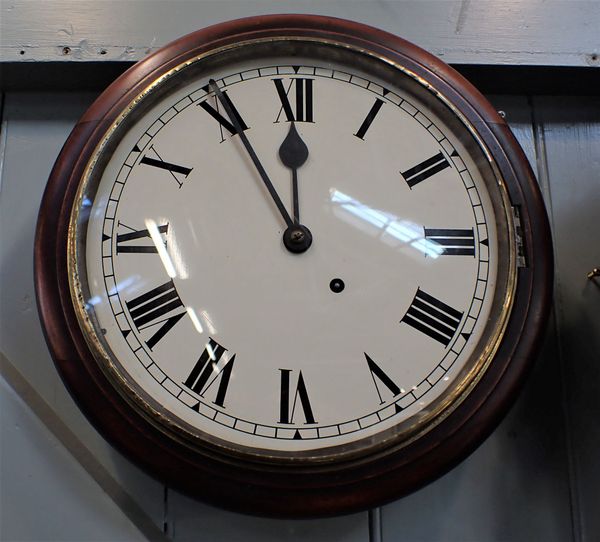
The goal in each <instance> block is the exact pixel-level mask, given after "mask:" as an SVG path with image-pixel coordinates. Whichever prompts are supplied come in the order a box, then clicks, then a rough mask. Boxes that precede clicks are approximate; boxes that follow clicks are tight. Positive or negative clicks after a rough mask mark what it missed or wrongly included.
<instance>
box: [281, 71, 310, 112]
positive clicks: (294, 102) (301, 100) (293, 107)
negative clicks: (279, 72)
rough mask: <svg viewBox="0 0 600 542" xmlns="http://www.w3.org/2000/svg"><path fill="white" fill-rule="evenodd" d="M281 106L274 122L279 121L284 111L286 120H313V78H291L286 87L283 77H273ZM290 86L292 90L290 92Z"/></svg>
mask: <svg viewBox="0 0 600 542" xmlns="http://www.w3.org/2000/svg"><path fill="white" fill-rule="evenodd" d="M273 83H275V88H276V89H277V95H278V96H279V100H280V101H281V108H280V109H279V114H278V115H277V119H275V122H279V119H280V118H281V113H283V112H285V117H286V119H287V120H288V122H313V80H312V79H304V78H300V77H299V78H297V79H291V80H290V82H289V84H288V85H287V88H286V87H285V85H284V83H283V79H273ZM292 87H293V88H294V91H293V92H290V91H291V89H292Z"/></svg>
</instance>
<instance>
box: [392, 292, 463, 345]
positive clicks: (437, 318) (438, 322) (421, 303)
mask: <svg viewBox="0 0 600 542" xmlns="http://www.w3.org/2000/svg"><path fill="white" fill-rule="evenodd" d="M462 316H463V313H462V312H460V311H457V310H456V309H453V308H452V307H450V305H446V303H443V302H442V301H440V300H439V299H436V298H435V297H433V296H432V295H429V294H428V293H427V292H424V291H423V290H421V289H420V288H419V289H417V293H416V294H415V297H414V299H413V301H412V303H411V304H410V307H409V308H408V310H407V311H406V314H405V315H404V318H402V320H400V321H401V322H403V323H405V324H408V325H409V326H411V327H412V328H414V329H416V330H417V331H419V332H421V333H424V334H425V335H427V336H428V337H431V338H432V339H434V340H436V341H438V342H440V343H442V344H443V345H444V346H448V344H449V343H450V341H451V340H452V337H454V334H455V333H456V330H457V329H458V326H459V324H460V321H461V319H462Z"/></svg>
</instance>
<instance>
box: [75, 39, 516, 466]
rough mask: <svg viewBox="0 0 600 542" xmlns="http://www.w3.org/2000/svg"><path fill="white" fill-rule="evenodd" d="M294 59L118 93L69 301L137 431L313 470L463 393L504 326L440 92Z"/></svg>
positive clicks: (407, 80) (224, 68)
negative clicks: (297, 460) (124, 103)
mask: <svg viewBox="0 0 600 542" xmlns="http://www.w3.org/2000/svg"><path fill="white" fill-rule="evenodd" d="M293 45H294V47H292V48H290V43H288V42H284V41H282V42H281V44H279V45H278V44H277V42H276V43H275V44H272V43H271V44H269V47H265V46H264V44H257V45H255V46H254V49H252V46H246V47H245V48H244V49H243V51H244V52H243V53H240V51H239V50H235V48H234V50H233V52H232V51H224V52H220V53H219V54H214V55H213V56H209V58H208V59H207V58H200V59H195V60H194V61H193V62H191V63H189V62H188V63H187V64H186V65H185V66H183V65H182V66H179V67H177V68H175V69H173V70H171V72H169V73H168V75H167V76H165V77H163V78H162V79H160V80H157V81H155V82H154V83H153V84H152V85H151V86H150V87H149V88H147V89H145V90H144V92H142V93H141V94H140V95H139V96H138V97H136V99H135V100H134V101H133V102H132V103H131V105H130V106H129V107H128V108H127V110H126V111H125V112H124V113H123V114H122V115H121V117H119V119H117V121H116V122H115V123H114V125H113V126H112V128H111V129H110V130H109V131H108V132H107V133H106V135H105V137H104V139H103V140H102V141H101V142H100V144H99V146H98V148H97V150H96V152H95V154H94V157H93V158H92V160H90V165H89V167H88V170H87V174H86V177H85V180H84V182H83V183H82V185H81V187H80V190H79V199H78V201H79V202H80V205H78V206H75V207H74V211H73V214H72V226H73V227H72V237H71V249H72V251H73V253H74V255H75V257H74V258H73V260H72V263H71V272H72V274H73V276H74V277H75V278H76V280H74V281H73V283H72V292H73V296H74V299H76V300H77V299H82V300H83V301H82V302H81V303H76V310H77V311H78V317H79V320H80V323H81V326H82V328H83V330H84V332H85V333H86V338H87V340H88V342H89V343H90V345H91V346H93V349H94V352H95V355H96V358H97V360H98V362H99V364H100V365H101V366H102V369H103V371H104V372H105V373H106V374H107V375H108V377H109V379H110V380H111V381H113V382H114V383H115V386H116V387H117V388H118V389H119V392H120V393H122V394H123V395H124V396H126V397H127V398H128V400H129V401H131V403H132V405H134V408H137V409H138V410H140V411H142V412H145V413H146V415H147V416H148V418H149V419H151V420H154V422H153V423H155V424H157V425H160V426H161V427H163V428H166V429H164V430H166V431H173V432H174V433H176V434H177V435H179V436H181V435H183V436H184V437H185V438H186V439H188V440H189V441H190V442H194V441H201V442H203V443H208V444H209V445H210V446H215V447H217V448H225V449H230V450H235V451H236V453H239V454H251V455H253V456H258V457H259V458H269V457H277V458H278V459H281V458H284V459H285V458H286V457H290V456H293V457H314V458H322V459H331V458H334V457H340V456H341V455H344V454H365V453H367V452H368V451H370V450H373V449H375V448H380V447H383V446H385V445H387V444H389V443H394V442H396V443H397V442H400V443H401V442H403V441H408V439H409V438H411V437H412V436H414V435H416V434H419V433H422V432H424V431H427V430H428V428H430V427H432V426H434V425H435V424H436V423H438V421H439V420H440V419H441V418H442V417H443V416H444V415H446V414H447V413H448V412H451V411H452V410H453V409H454V408H456V406H457V405H459V404H460V402H461V401H462V399H463V398H464V396H465V395H466V394H467V393H468V391H469V389H470V388H472V386H473V385H475V384H476V382H477V381H478V379H479V378H480V377H481V375H482V374H483V373H484V371H485V370H486V368H487V366H488V365H489V363H490V361H491V359H492V356H493V354H494V352H495V348H496V345H497V343H498V341H499V340H500V338H501V336H502V332H503V329H504V326H505V324H506V319H507V315H508V313H509V311H510V306H511V302H512V295H513V290H514V274H515V268H516V263H515V261H516V260H515V248H514V242H513V241H512V228H513V225H512V219H511V218H509V217H510V216H511V213H510V212H509V211H510V210H509V206H508V204H507V197H506V194H505V192H504V188H503V184H502V181H501V179H499V177H498V175H497V173H496V171H495V169H494V165H493V162H492V161H491V159H490V158H489V155H488V153H487V150H486V149H485V147H484V146H483V145H482V144H481V143H480V142H479V140H478V138H477V135H476V132H475V130H474V129H473V128H472V126H471V125H469V124H468V123H467V122H466V121H465V120H464V119H463V118H462V117H461V115H460V113H459V112H458V111H456V110H455V109H453V108H452V107H451V106H450V105H449V104H448V103H447V102H446V100H445V98H444V96H443V95H440V94H439V93H436V92H435V91H434V90H432V89H430V88H428V87H427V86H426V85H425V84H423V83H421V82H419V81H418V79H417V78H416V77H415V76H414V75H413V74H411V73H410V72H409V71H407V70H399V69H397V68H396V67H390V66H386V65H384V64H383V63H381V62H380V61H379V60H377V59H376V58H373V57H368V56H367V55H364V54H360V53H358V52H356V51H352V50H342V49H341V48H340V47H338V46H337V45H335V44H331V43H330V44H325V43H320V44H314V43H310V42H306V43H301V42H298V43H295V44H293ZM246 51H250V52H246ZM265 177H266V180H265ZM284 234H285V235H287V236H288V238H287V240H286V239H284V237H285V235H284ZM310 240H312V243H311V242H310ZM165 420H166V422H165ZM298 454H300V456H299V455H298Z"/></svg>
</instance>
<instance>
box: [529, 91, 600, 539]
mask: <svg viewBox="0 0 600 542" xmlns="http://www.w3.org/2000/svg"><path fill="white" fill-rule="evenodd" d="M534 106H535V113H536V121H537V122H538V124H539V125H540V138H541V139H542V140H543V144H544V149H545V156H544V161H545V165H546V168H547V175H548V180H549V185H550V195H551V198H552V221H553V226H554V243H555V254H556V295H555V307H556V315H557V322H558V326H559V327H558V339H559V344H560V352H561V358H562V359H561V364H562V372H563V377H564V383H565V385H566V397H565V398H566V404H567V416H568V418H567V420H568V427H567V429H568V432H569V435H570V443H571V464H572V468H573V490H574V511H575V514H574V518H575V527H576V533H577V536H578V538H579V539H581V540H583V541H588V540H589V541H594V540H598V539H600V514H599V513H598V510H599V503H600V451H599V450H600V423H599V420H600V278H597V279H595V280H588V278H587V277H586V275H587V273H588V272H589V271H590V270H591V269H593V268H594V267H600V241H599V239H598V232H599V227H598V225H599V221H598V220H599V217H600V98H598V97H594V98H585V99H584V98H539V99H536V100H535V101H534Z"/></svg>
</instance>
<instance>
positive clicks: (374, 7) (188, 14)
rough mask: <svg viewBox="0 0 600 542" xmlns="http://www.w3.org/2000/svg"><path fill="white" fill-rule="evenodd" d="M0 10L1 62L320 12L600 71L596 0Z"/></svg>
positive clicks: (225, 0) (128, 2)
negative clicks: (275, 16) (259, 18)
mask: <svg viewBox="0 0 600 542" xmlns="http://www.w3.org/2000/svg"><path fill="white" fill-rule="evenodd" d="M0 10H1V11H0V62H28V61H80V62H81V61H83V62H85V61H92V60H93V61H99V60H100V61H116V60H129V61H136V60H140V59H141V58H143V57H144V56H146V55H147V54H148V53H150V52H152V51H154V50H156V49H157V48H158V47H160V46H162V45H164V44H166V43H168V42H169V41H171V40H173V39H175V38H177V37H180V36H182V35H184V34H187V33H189V32H192V31H194V30H197V29H199V28H203V27H205V26H208V25H211V24H214V23H218V22H222V21H225V20H229V19H235V18H239V17H246V16H250V15H257V14H266V13H315V14H322V15H330V16H336V17H344V18H347V19H353V20H357V21H361V22H364V23H366V24H370V25H373V26H376V27H379V28H382V29H384V30H387V31H389V32H392V33H394V34H397V35H400V36H402V37H404V38H405V39H408V40H409V41H412V42H414V43H416V44H417V45H420V46H421V47H423V48H425V49H427V50H428V51H430V52H432V53H434V54H436V55H438V56H440V57H441V58H443V59H444V60H445V61H446V62H448V63H458V64H511V65H537V66H579V67H582V66H598V68H599V69H600V33H599V29H600V2H599V1H584V0H546V1H544V0H520V1H518V0H463V1H456V0H445V1H444V0H421V1H418V0H324V1H323V0H320V1H319V0H280V1H273V0H171V1H167V0H101V1H98V0H94V1H89V0H78V1H77V0H2V1H1V2H0Z"/></svg>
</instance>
